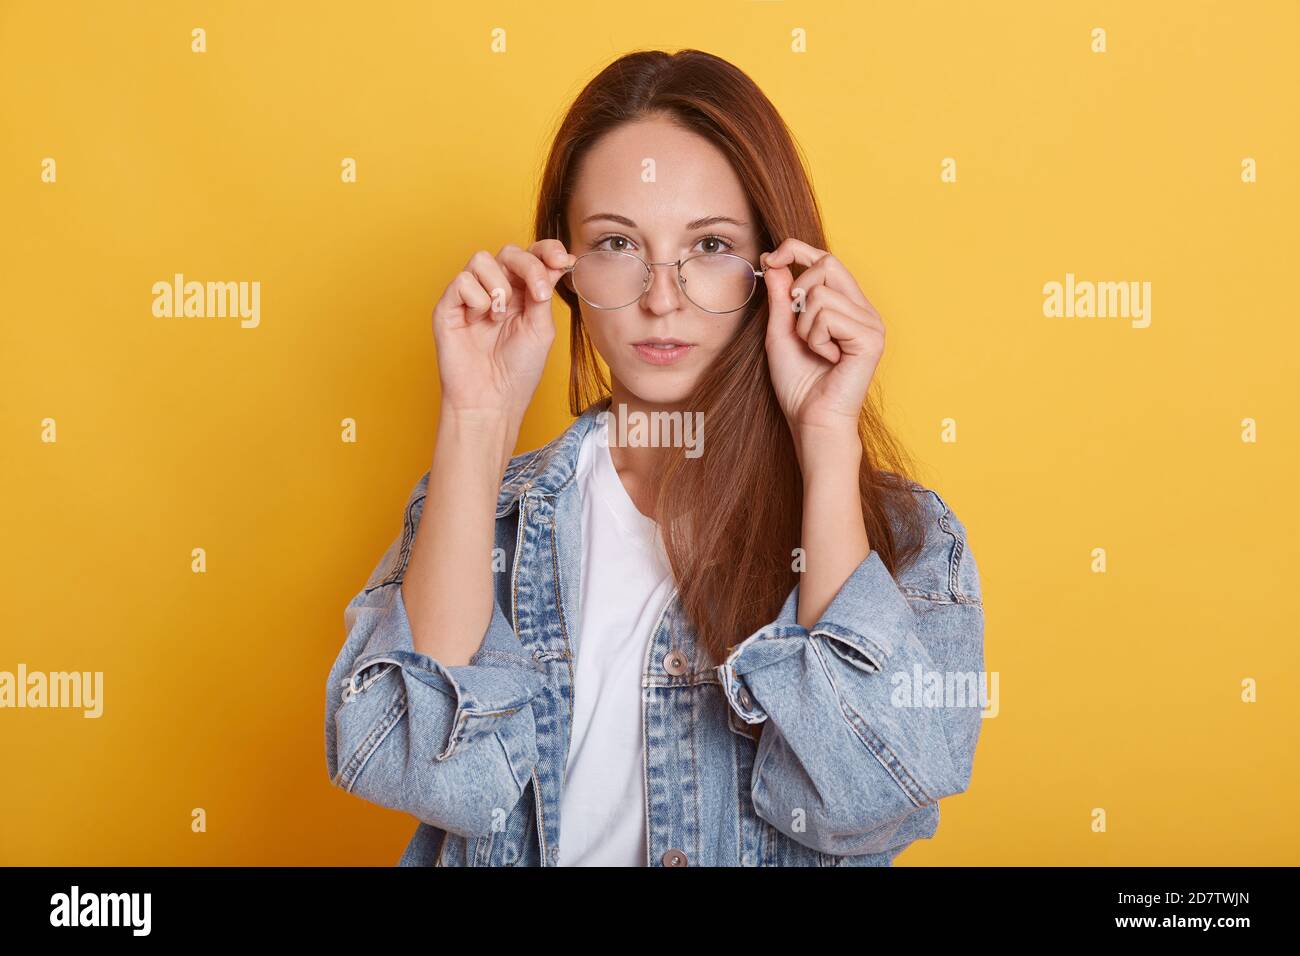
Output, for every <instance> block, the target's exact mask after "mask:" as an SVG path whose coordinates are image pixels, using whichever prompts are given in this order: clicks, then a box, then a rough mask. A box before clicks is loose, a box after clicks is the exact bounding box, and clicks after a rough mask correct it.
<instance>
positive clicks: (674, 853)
mask: <svg viewBox="0 0 1300 956" xmlns="http://www.w3.org/2000/svg"><path fill="white" fill-rule="evenodd" d="M661 859H662V862H663V865H664V866H685V865H686V854H685V853H683V852H682V851H681V850H669V851H668V852H667V853H665V854H664V855H663V857H662V858H661Z"/></svg>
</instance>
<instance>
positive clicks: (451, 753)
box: [325, 493, 544, 837]
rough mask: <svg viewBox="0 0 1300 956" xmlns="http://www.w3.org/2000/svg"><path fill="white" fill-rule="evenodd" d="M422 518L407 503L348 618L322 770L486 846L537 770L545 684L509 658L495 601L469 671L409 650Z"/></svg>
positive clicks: (329, 702) (533, 670)
mask: <svg viewBox="0 0 1300 956" xmlns="http://www.w3.org/2000/svg"><path fill="white" fill-rule="evenodd" d="M413 500H414V493H413ZM417 504H418V503H417ZM419 511H420V509H419V508H418V507H414V508H412V507H411V506H410V504H408V510H407V515H408V524H407V527H406V528H405V529H404V532H403V535H402V537H400V538H399V539H398V540H397V541H395V542H394V543H393V546H392V547H390V548H389V550H388V552H386V554H385V556H384V558H383V559H381V561H380V564H379V566H378V567H377V568H376V569H375V571H374V573H373V574H372V575H371V579H370V581H369V582H367V586H366V587H365V588H364V589H363V590H362V591H361V592H360V593H358V594H357V595H356V596H355V597H353V598H352V600H351V601H349V602H348V605H347V607H346V609H345V611H344V624H345V629H346V632H347V636H346V639H345V641H344V644H343V648H342V650H341V651H340V653H339V655H338V657H337V658H336V660H335V662H334V665H333V667H332V668H331V670H330V675H329V680H328V686H327V689H326V714H325V741H326V745H325V750H326V762H327V767H328V770H329V774H330V780H331V783H333V784H334V785H336V786H338V787H341V788H342V789H344V790H346V791H348V792H350V793H353V794H356V795H357V796H360V797H362V798H364V799H366V800H369V801H371V802H373V803H376V804H379V805H381V806H385V807H390V808H392V809H397V810H402V811H404V812H406V813H409V814H411V815H413V816H415V817H416V818H417V819H419V820H420V821H422V822H424V823H427V824H429V825H430V826H434V827H438V828H440V829H443V830H447V831H449V832H452V833H456V834H459V835H461V836H467V837H470V836H483V835H486V834H487V833H489V832H490V830H491V828H492V825H493V822H494V820H497V819H500V818H501V815H502V814H503V813H504V814H508V813H509V811H510V810H511V809H512V808H513V807H514V805H515V804H516V803H517V802H518V800H519V798H520V796H521V795H522V792H523V789H524V786H525V784H526V783H527V781H528V778H529V776H530V774H531V773H532V770H533V767H534V766H535V765H536V763H537V759H538V755H537V746H536V738H535V727H534V724H533V710H532V706H531V703H530V702H531V700H532V698H533V697H534V696H536V694H537V693H538V692H539V691H540V690H541V688H542V686H543V683H544V675H543V673H542V672H541V670H540V667H539V665H537V664H536V663H535V662H534V661H533V660H532V659H531V658H528V657H525V656H524V655H523V654H522V653H516V652H515V651H516V649H518V647H519V642H518V639H517V638H516V637H515V634H514V630H513V628H512V627H511V625H510V622H509V621H508V620H507V619H506V617H505V615H504V614H503V612H502V611H501V608H500V605H499V603H498V602H496V601H494V602H493V614H492V620H491V623H490V625H489V627H488V631H487V633H486V634H485V636H484V640H483V643H482V645H481V647H480V648H479V650H478V652H477V653H476V654H475V656H474V657H473V658H471V659H470V663H469V664H466V665H463V666H453V667H448V666H445V665H443V664H442V663H441V662H439V661H437V660H435V659H433V658H432V657H429V656H428V655H426V654H422V653H420V652H418V651H416V650H415V648H414V646H413V642H412V636H411V625H410V621H409V619H408V618H407V614H406V605H405V603H404V601H403V596H402V587H401V581H402V573H401V572H402V570H403V569H404V564H405V561H406V551H407V550H408V546H409V543H410V540H411V538H412V537H413V532H414V525H415V524H416V523H418V514H419ZM395 561H396V562H397V565H398V566H397V567H396V568H394V567H393V565H394V562H395ZM494 590H495V589H494Z"/></svg>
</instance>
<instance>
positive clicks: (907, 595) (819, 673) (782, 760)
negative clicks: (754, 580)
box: [717, 492, 987, 859]
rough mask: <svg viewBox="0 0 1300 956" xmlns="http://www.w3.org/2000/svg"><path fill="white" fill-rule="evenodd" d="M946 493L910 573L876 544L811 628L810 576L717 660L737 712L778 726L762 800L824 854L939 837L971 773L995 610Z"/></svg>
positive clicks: (763, 743) (779, 824) (761, 747)
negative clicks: (805, 616) (944, 807)
mask: <svg viewBox="0 0 1300 956" xmlns="http://www.w3.org/2000/svg"><path fill="white" fill-rule="evenodd" d="M930 494H933V493H932V492H931V493H930ZM935 500H937V501H939V507H937V508H934V507H933V506H932V516H931V519H930V520H931V521H932V528H931V529H930V530H931V532H933V533H932V534H931V535H930V536H929V538H928V539H927V543H926V546H925V547H924V549H923V551H922V553H921V556H920V557H919V558H918V561H917V571H916V572H915V574H914V575H913V576H912V577H911V578H910V579H908V580H910V582H911V583H910V584H908V585H906V586H900V584H899V583H898V582H896V581H895V579H894V577H893V576H892V575H891V574H890V573H889V570H888V569H887V568H886V567H885V565H884V563H883V561H882V560H881V557H880V555H879V553H878V552H876V551H874V550H873V551H872V552H871V553H870V554H868V555H867V557H866V558H865V559H864V560H863V561H862V563H861V564H860V565H859V566H858V567H857V568H856V569H855V570H854V571H853V573H852V574H851V575H850V576H849V578H848V579H847V580H846V581H845V582H844V584H843V586H842V587H841V588H840V590H839V592H838V593H837V594H836V596H835V597H834V598H833V599H832V601H831V603H830V605H829V606H828V607H827V608H826V611H825V613H824V614H823V615H822V617H821V619H820V620H819V621H817V623H816V624H814V625H813V626H812V627H811V628H807V629H805V628H803V627H800V626H799V625H798V623H797V622H796V611H797V608H798V587H797V586H796V587H795V589H794V590H793V591H792V592H791V594H790V596H789V598H788V599H787V601H786V603H785V606H784V607H783V608H782V610H781V613H780V615H779V616H778V617H777V619H776V620H775V621H773V622H772V623H771V624H769V625H768V626H766V627H763V628H761V629H760V630H758V631H757V632H755V633H754V634H752V635H750V636H749V637H747V638H746V639H745V640H743V641H742V642H740V643H739V644H737V645H735V646H734V647H733V648H732V650H731V651H730V653H729V654H728V656H727V658H726V660H725V661H724V663H722V664H721V665H719V666H718V668H717V673H718V676H719V679H720V681H721V684H722V688H723V691H724V694H725V696H726V698H727V702H728V704H729V706H730V707H731V709H732V710H733V711H734V713H735V714H736V716H737V717H738V718H739V719H740V720H742V721H744V722H746V723H749V724H760V723H762V724H765V725H766V726H764V727H763V730H762V735H761V737H760V740H759V744H758V751H757V753H756V754H755V758H754V770H753V774H752V777H751V797H752V800H753V804H754V809H755V812H756V813H757V814H758V815H759V816H760V817H762V818H763V819H764V820H766V821H767V822H769V823H770V824H771V825H772V826H774V827H776V828H777V829H778V830H780V831H781V832H782V833H785V834H786V835H787V836H789V837H790V838H791V839H794V840H796V841H798V842H800V843H802V844H804V845H807V846H810V847H812V848H814V849H817V850H820V851H822V852H824V853H830V854H836V855H856V854H865V853H889V854H890V858H891V859H892V857H893V856H895V855H897V853H899V852H901V850H902V849H903V848H904V847H905V846H907V845H908V844H910V843H911V842H912V841H914V840H916V839H918V838H924V837H929V836H932V835H933V834H934V832H935V829H936V827H937V824H938V811H937V803H938V801H939V800H940V799H941V798H943V797H946V796H950V795H952V794H956V793H960V792H962V791H964V790H965V789H966V788H967V786H968V785H969V782H970V777H971V770H972V766H973V762H974V753H975V746H976V743H977V741H978V738H979V733H980V725H981V719H982V716H981V715H982V710H983V705H984V703H986V702H987V693H986V692H985V690H984V686H985V685H984V684H983V681H984V673H983V666H984V652H983V643H984V642H983V633H984V609H983V604H982V600H981V597H980V589H979V575H978V571H977V568H976V565H975V561H974V558H973V556H972V555H971V553H970V549H969V547H968V546H967V545H966V542H965V531H964V528H963V527H962V526H961V524H960V522H959V521H957V519H956V516H955V515H953V514H952V512H950V511H948V510H947V508H946V506H943V505H942V501H941V499H938V498H937V495H936V496H935Z"/></svg>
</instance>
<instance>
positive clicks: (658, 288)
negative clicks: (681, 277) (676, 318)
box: [641, 260, 685, 315]
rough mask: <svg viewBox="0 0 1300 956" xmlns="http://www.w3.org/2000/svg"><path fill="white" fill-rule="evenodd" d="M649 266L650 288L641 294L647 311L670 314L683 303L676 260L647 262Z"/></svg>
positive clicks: (656, 313)
mask: <svg viewBox="0 0 1300 956" xmlns="http://www.w3.org/2000/svg"><path fill="white" fill-rule="evenodd" d="M646 265H648V266H649V267H650V288H649V289H647V290H646V291H645V294H644V295H642V296H641V301H642V302H643V303H644V304H645V307H646V309H647V310H648V311H650V312H652V313H653V314H655V315H671V314H672V313H673V312H676V311H677V310H678V309H680V308H682V307H683V305H684V301H685V300H684V299H683V297H682V290H681V287H680V286H679V285H678V272H677V261H676V260H673V261H672V262H647V263H646Z"/></svg>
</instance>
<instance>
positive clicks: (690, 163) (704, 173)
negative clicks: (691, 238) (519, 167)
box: [568, 119, 752, 229]
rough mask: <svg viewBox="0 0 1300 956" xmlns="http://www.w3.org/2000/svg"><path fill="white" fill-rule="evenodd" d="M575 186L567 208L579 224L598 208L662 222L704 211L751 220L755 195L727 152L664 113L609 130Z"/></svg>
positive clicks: (674, 223) (668, 224)
mask: <svg viewBox="0 0 1300 956" xmlns="http://www.w3.org/2000/svg"><path fill="white" fill-rule="evenodd" d="M573 185H574V189H573V194H572V196H571V198H570V200H569V205H568V213H569V221H570V222H571V223H573V224H574V228H578V223H579V222H581V220H582V219H583V218H585V217H586V216H588V215H591V214H592V213H596V212H616V213H620V214H622V215H625V216H628V217H629V218H631V219H633V220H634V221H635V222H636V223H637V224H638V225H639V226H642V227H650V226H656V227H659V228H678V229H680V228H682V227H683V226H685V224H686V223H687V222H689V221H690V220H692V219H698V218H700V217H702V216H706V215H712V216H732V217H734V218H736V219H740V220H744V221H752V217H750V215H749V198H748V196H747V195H746V193H745V190H744V187H743V186H742V185H741V181H740V177H739V176H737V175H736V172H735V170H734V169H732V167H731V163H730V162H729V161H728V160H727V157H726V154H724V153H723V152H722V150H720V149H718V147H716V146H714V145H713V143H711V142H709V141H708V140H707V139H705V138H704V137H703V136H701V135H699V134H698V133H694V132H692V131H690V130H687V129H683V128H682V127H680V126H677V125H676V124H674V123H671V122H669V121H667V120H664V119H654V120H641V121H637V122H634V123H625V124H624V125H622V126H620V127H617V128H616V129H614V130H611V131H610V132H608V133H606V134H605V135H604V136H602V137H601V138H600V139H599V140H597V141H596V143H595V144H594V145H593V146H592V147H591V149H590V150H588V151H587V154H586V155H585V156H584V157H583V159H582V162H581V164H580V165H579V167H578V169H577V175H576V176H575V178H574V184H573ZM592 225H593V227H597V228H599V227H600V226H599V224H592ZM608 226H609V224H608V223H605V224H604V227H606V228H607V227H608Z"/></svg>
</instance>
